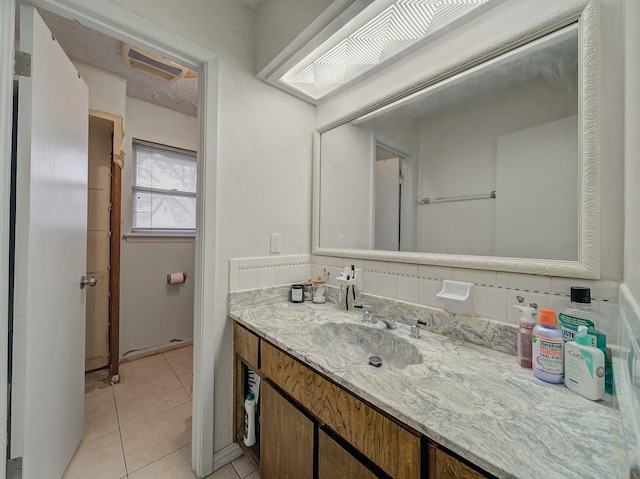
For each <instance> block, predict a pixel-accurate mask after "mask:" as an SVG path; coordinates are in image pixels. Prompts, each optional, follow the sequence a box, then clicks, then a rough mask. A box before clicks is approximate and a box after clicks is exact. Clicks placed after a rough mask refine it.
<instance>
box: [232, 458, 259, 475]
mask: <svg viewBox="0 0 640 479" xmlns="http://www.w3.org/2000/svg"><path fill="white" fill-rule="evenodd" d="M231 464H232V465H233V468H234V469H235V470H236V472H237V473H238V476H240V479H244V478H245V477H247V476H248V475H249V474H251V473H252V472H253V471H255V468H254V467H253V464H251V463H250V462H249V459H247V456H245V455H242V456H240V457H239V458H238V459H236V460H235V461H233V462H232V463H231Z"/></svg>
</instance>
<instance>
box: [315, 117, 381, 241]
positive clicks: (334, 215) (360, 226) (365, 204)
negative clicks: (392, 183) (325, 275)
mask: <svg viewBox="0 0 640 479" xmlns="http://www.w3.org/2000/svg"><path fill="white" fill-rule="evenodd" d="M320 149H321V151H322V154H323V157H325V158H327V160H328V161H327V162H323V164H322V168H321V170H320V184H321V185H331V189H329V190H324V191H323V194H322V195H321V201H320V224H321V225H322V226H321V228H320V244H321V245H322V246H324V247H329V248H337V247H339V245H338V235H343V236H344V248H353V249H369V248H371V247H372V246H373V238H372V229H371V228H372V215H373V196H372V194H373V191H372V182H373V165H374V162H373V158H374V145H373V133H372V132H371V131H370V130H369V129H367V128H359V127H357V126H353V125H343V126H342V127H341V128H336V129H334V130H332V131H330V132H327V133H325V134H323V135H322V142H321V145H320Z"/></svg>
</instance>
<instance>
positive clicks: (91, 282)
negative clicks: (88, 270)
mask: <svg viewBox="0 0 640 479" xmlns="http://www.w3.org/2000/svg"><path fill="white" fill-rule="evenodd" d="M97 282H98V279H97V278H95V277H93V276H92V277H91V278H87V277H86V276H82V277H81V278H80V289H84V288H85V286H87V285H89V286H91V287H92V288H94V287H95V286H96V283H97Z"/></svg>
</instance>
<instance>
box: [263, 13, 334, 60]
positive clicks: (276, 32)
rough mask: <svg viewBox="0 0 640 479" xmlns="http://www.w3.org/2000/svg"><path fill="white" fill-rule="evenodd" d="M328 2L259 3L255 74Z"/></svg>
mask: <svg viewBox="0 0 640 479" xmlns="http://www.w3.org/2000/svg"><path fill="white" fill-rule="evenodd" d="M331 3H332V0H263V2H262V4H261V5H260V7H259V8H258V9H257V10H256V13H255V21H254V31H255V39H256V41H255V66H256V68H255V71H256V72H259V71H260V70H262V69H263V68H264V67H266V66H267V65H268V64H269V62H270V61H272V60H273V59H274V58H275V57H276V56H277V55H278V54H279V53H280V52H281V51H282V50H283V49H284V48H285V47H286V46H287V45H288V44H289V43H290V42H291V41H292V40H293V39H295V38H296V37H297V36H298V35H299V34H300V33H301V32H302V31H303V30H304V29H305V28H306V27H307V26H309V24H310V23H311V22H313V21H314V20H315V19H316V17H317V16H318V15H320V14H321V13H322V12H323V11H324V10H325V8H327V7H328V6H329V5H330V4H331Z"/></svg>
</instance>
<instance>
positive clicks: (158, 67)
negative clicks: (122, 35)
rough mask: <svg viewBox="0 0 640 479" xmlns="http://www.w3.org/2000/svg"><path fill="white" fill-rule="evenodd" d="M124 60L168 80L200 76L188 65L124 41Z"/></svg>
mask: <svg viewBox="0 0 640 479" xmlns="http://www.w3.org/2000/svg"><path fill="white" fill-rule="evenodd" d="M122 61H123V62H124V63H125V65H127V66H129V67H131V68H135V69H136V70H142V71H143V72H146V73H149V74H151V75H153V76H156V77H158V78H162V79H163V80H166V81H168V82H175V81H177V80H180V79H181V78H196V77H197V76H198V73H197V72H195V71H193V70H190V69H189V68H187V67H183V66H182V65H179V64H177V63H174V62H172V61H170V60H167V59H166V58H162V57H161V56H158V55H154V54H153V53H149V52H147V51H144V50H142V49H141V48H137V47H134V46H133V45H129V44H128V43H124V42H123V43H122Z"/></svg>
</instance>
